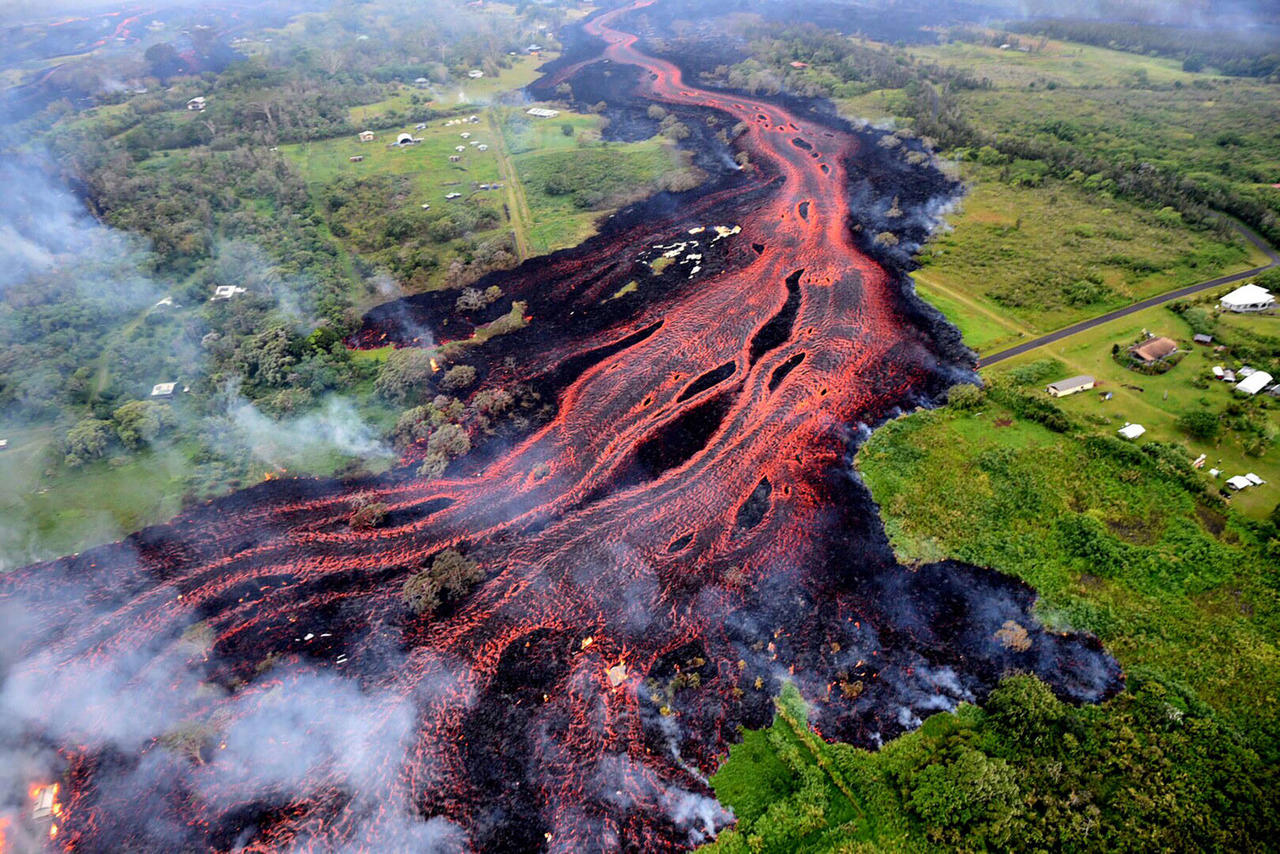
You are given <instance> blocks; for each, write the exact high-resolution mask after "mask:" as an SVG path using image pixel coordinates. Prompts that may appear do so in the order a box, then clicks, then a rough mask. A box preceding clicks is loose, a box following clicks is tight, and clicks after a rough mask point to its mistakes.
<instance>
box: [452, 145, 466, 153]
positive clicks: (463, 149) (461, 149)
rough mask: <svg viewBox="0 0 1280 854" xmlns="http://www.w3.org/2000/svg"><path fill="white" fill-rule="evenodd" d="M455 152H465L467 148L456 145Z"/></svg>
mask: <svg viewBox="0 0 1280 854" xmlns="http://www.w3.org/2000/svg"><path fill="white" fill-rule="evenodd" d="M453 150H454V151H457V152H463V151H466V150H467V147H466V146H465V145H455V146H454V147H453Z"/></svg>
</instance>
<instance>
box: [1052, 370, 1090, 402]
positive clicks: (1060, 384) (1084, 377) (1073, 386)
mask: <svg viewBox="0 0 1280 854" xmlns="http://www.w3.org/2000/svg"><path fill="white" fill-rule="evenodd" d="M1093 386H1094V379H1093V377H1091V376H1089V375H1088V374H1081V375H1080V376H1078V377H1071V378H1069V379H1065V380H1058V381H1057V382H1056V383H1049V384H1048V385H1047V386H1045V389H1044V390H1045V391H1047V392H1048V393H1049V394H1050V396H1052V397H1066V396H1067V395H1069V394H1075V393H1076V392H1080V391H1088V390H1089V389H1091V388H1093Z"/></svg>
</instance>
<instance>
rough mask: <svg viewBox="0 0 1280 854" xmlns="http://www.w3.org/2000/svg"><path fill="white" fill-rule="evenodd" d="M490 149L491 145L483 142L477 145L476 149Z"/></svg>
mask: <svg viewBox="0 0 1280 854" xmlns="http://www.w3.org/2000/svg"><path fill="white" fill-rule="evenodd" d="M488 150H489V146H487V145H485V144H484V143H483V142H482V143H480V144H479V145H477V146H476V151H488Z"/></svg>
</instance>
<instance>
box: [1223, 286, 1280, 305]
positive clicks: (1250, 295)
mask: <svg viewBox="0 0 1280 854" xmlns="http://www.w3.org/2000/svg"><path fill="white" fill-rule="evenodd" d="M1218 305H1219V306H1220V307H1221V308H1222V310H1223V311H1234V312H1249V311H1269V310H1270V309H1273V308H1275V306H1276V298H1275V297H1273V296H1272V295H1271V291H1269V290H1267V289H1266V288H1260V287H1258V286H1257V285H1255V284H1253V283H1252V282H1250V283H1249V284H1247V285H1241V286H1240V287H1238V288H1236V289H1235V290H1234V291H1232V292H1231V293H1229V294H1227V295H1226V296H1225V297H1223V298H1222V299H1221V300H1219V301H1218Z"/></svg>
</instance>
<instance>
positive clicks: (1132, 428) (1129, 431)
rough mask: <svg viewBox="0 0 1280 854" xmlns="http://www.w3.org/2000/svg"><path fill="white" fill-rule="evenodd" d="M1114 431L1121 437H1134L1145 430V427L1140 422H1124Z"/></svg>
mask: <svg viewBox="0 0 1280 854" xmlns="http://www.w3.org/2000/svg"><path fill="white" fill-rule="evenodd" d="M1116 432H1117V433H1119V434H1120V437H1121V438H1122V439H1136V438H1138V437H1139V436H1141V435H1142V434H1143V433H1145V432H1147V428H1146V427H1143V426H1142V425H1141V424H1126V425H1124V426H1123V427H1121V428H1120V429H1119V430H1117V431H1116Z"/></svg>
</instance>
